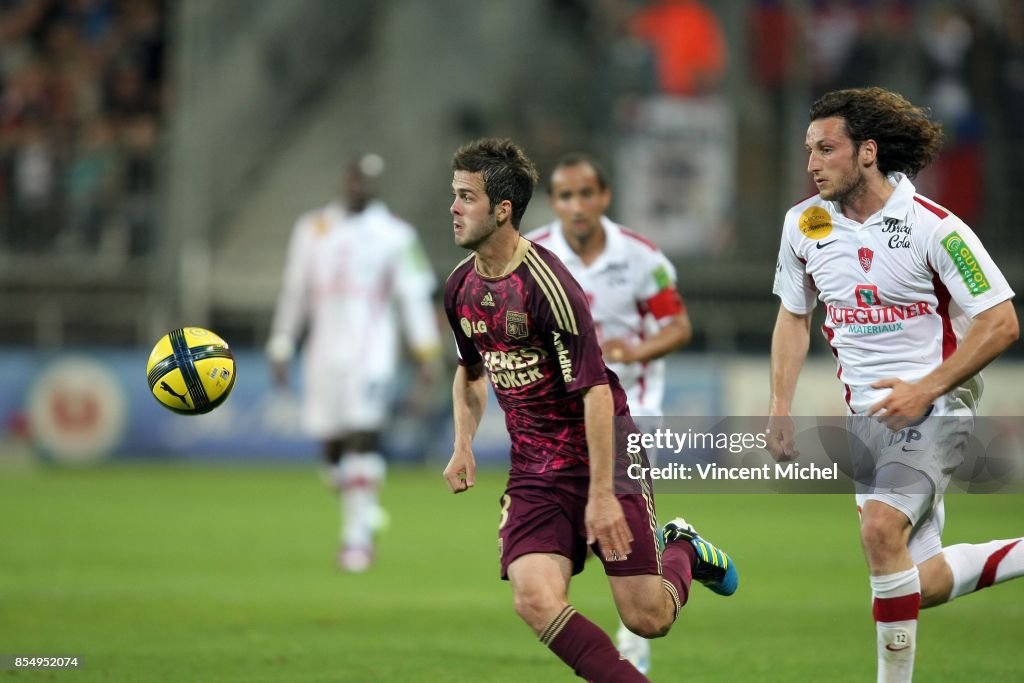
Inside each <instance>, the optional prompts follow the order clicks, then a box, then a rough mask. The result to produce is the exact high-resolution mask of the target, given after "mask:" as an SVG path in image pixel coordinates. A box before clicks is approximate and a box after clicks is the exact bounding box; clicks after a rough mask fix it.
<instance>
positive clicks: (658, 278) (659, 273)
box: [653, 265, 672, 292]
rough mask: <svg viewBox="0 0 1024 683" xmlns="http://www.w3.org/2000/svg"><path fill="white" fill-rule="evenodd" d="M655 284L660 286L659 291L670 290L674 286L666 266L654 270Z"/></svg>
mask: <svg viewBox="0 0 1024 683" xmlns="http://www.w3.org/2000/svg"><path fill="white" fill-rule="evenodd" d="M653 275H654V284H656V285H657V286H658V291H659V292H660V291H661V290H663V289H668V288H669V287H671V286H672V278H671V277H669V274H668V269H667V268H666V267H665V266H664V265H660V266H658V267H657V268H655V269H654V273H653Z"/></svg>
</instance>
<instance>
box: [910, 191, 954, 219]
mask: <svg viewBox="0 0 1024 683" xmlns="http://www.w3.org/2000/svg"><path fill="white" fill-rule="evenodd" d="M914 201H915V202H917V203H918V204H920V205H921V206H923V207H924V208H926V209H928V210H929V211H931V212H932V213H934V214H935V215H936V216H938V217H939V218H945V217H946V216H948V215H949V212H948V211H945V210H944V209H942V208H941V207H939V206H936V205H935V204H932V203H931V202H929V201H927V200H925V199H923V198H922V197H921V196H920V195H916V194H915V195H914Z"/></svg>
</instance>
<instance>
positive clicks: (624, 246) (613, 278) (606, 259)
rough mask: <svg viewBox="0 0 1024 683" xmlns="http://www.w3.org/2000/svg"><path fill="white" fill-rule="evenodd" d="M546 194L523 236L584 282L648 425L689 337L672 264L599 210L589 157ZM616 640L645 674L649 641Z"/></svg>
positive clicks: (635, 410) (567, 159)
mask: <svg viewBox="0 0 1024 683" xmlns="http://www.w3.org/2000/svg"><path fill="white" fill-rule="evenodd" d="M548 195H549V199H550V201H551V208H552V209H553V210H554V212H555V214H556V216H557V217H558V219H557V220H556V221H554V222H553V223H551V224H550V225H547V226H544V227H542V228H539V229H537V230H534V231H533V232H530V233H528V234H527V235H525V237H526V238H527V239H529V240H532V241H533V242H536V243H537V244H540V245H542V246H544V247H546V248H548V249H550V250H551V251H552V252H553V253H554V254H555V255H556V256H557V257H558V258H559V259H561V260H562V263H564V264H565V266H566V268H568V269H569V272H570V273H572V276H573V277H574V278H576V281H577V282H579V284H580V286H581V287H582V288H583V291H584V293H585V294H586V297H587V301H588V302H589V303H590V313H591V315H592V316H593V319H594V330H595V332H596V334H597V341H598V343H599V344H600V345H601V350H602V351H603V354H604V358H605V361H606V362H608V367H609V368H610V369H611V370H612V371H614V372H615V374H616V375H618V377H619V381H620V382H621V383H622V388H623V390H624V391H625V392H626V399H627V403H628V404H629V412H630V414H631V415H633V417H635V418H643V417H650V418H654V420H653V421H652V423H651V424H644V421H643V420H642V419H637V424H638V425H640V427H641V429H643V430H644V431H646V432H651V431H652V430H653V429H656V428H657V426H658V425H657V422H658V421H659V420H658V418H660V417H661V415H662V406H661V402H662V397H663V396H664V393H665V361H664V360H661V359H662V357H663V356H665V355H666V354H668V353H671V352H672V351H675V350H676V349H678V348H680V347H682V346H684V345H685V344H687V343H688V342H689V341H690V336H691V328H690V318H689V316H688V315H687V314H686V307H685V305H684V304H683V299H682V297H681V296H680V295H679V292H678V290H677V289H676V272H675V268H674V267H673V266H672V264H671V263H670V262H669V260H668V259H667V258H666V257H665V255H664V254H663V253H662V252H661V250H659V249H658V248H657V247H656V246H655V245H654V244H652V243H651V242H649V241H648V240H646V239H644V238H643V237H641V236H639V235H637V234H636V233H634V232H632V231H630V230H628V229H626V228H624V227H623V226H621V225H618V224H616V223H614V222H612V221H611V220H609V219H608V217H607V216H605V215H604V214H605V211H606V210H607V209H608V205H609V204H610V203H611V198H612V192H611V188H610V186H609V184H608V175H607V173H606V172H605V170H604V169H603V168H602V167H601V165H600V164H599V163H598V162H597V161H595V160H594V159H592V158H591V157H589V156H587V155H584V154H578V153H574V154H568V155H566V156H564V157H562V158H561V159H560V160H559V161H558V163H557V164H555V168H554V171H553V172H552V173H551V178H550V180H549V182H548ZM609 361H610V362H609ZM651 459H652V460H654V457H653V456H652V458H651ZM617 641H618V643H617V644H618V647H619V652H621V653H622V654H623V655H624V656H625V657H626V658H627V659H628V660H629V661H630V662H632V664H633V665H634V666H636V668H637V669H639V670H640V672H641V673H647V671H648V670H649V669H650V649H651V648H650V643H649V642H648V641H647V640H646V639H645V638H641V637H640V636H638V635H636V634H634V633H633V632H632V631H630V630H629V629H627V628H626V627H625V625H620V628H619V631H618V634H617Z"/></svg>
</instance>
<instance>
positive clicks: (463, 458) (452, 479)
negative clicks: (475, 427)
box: [444, 450, 476, 493]
mask: <svg viewBox="0 0 1024 683" xmlns="http://www.w3.org/2000/svg"><path fill="white" fill-rule="evenodd" d="M444 480H445V481H446V482H448V490H449V491H451V492H452V493H462V492H463V491H468V490H469V489H471V488H472V487H474V486H476V458H475V457H473V451H471V450H456V451H455V452H454V453H452V457H451V460H449V461H448V466H447V467H445V468H444Z"/></svg>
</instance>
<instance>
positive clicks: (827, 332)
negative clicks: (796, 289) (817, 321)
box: [821, 323, 853, 412]
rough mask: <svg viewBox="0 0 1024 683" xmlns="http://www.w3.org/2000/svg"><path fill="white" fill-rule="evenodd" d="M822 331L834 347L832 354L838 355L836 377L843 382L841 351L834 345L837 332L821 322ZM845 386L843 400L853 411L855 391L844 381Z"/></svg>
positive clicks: (829, 344) (830, 345)
mask: <svg viewBox="0 0 1024 683" xmlns="http://www.w3.org/2000/svg"><path fill="white" fill-rule="evenodd" d="M821 333H822V334H824V335H825V341H827V342H828V348H830V349H832V355H833V356H835V357H836V365H837V366H839V369H838V370H836V379H838V380H839V381H840V382H843V379H842V377H843V364H842V363H840V362H839V351H838V350H837V349H836V347H834V346H832V338H833V337H835V336H836V333H835V332H834V331H832V328H831V327H828V326H827V325H825V323H822V324H821ZM843 388H844V389H846V392H845V394H844V395H843V400H844V401H846V405H847V406H848V407H849V408H850V412H853V406H851V405H850V399H851V398H852V396H853V393H852V392H851V391H850V385H849V384H847V383H846V382H843Z"/></svg>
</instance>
